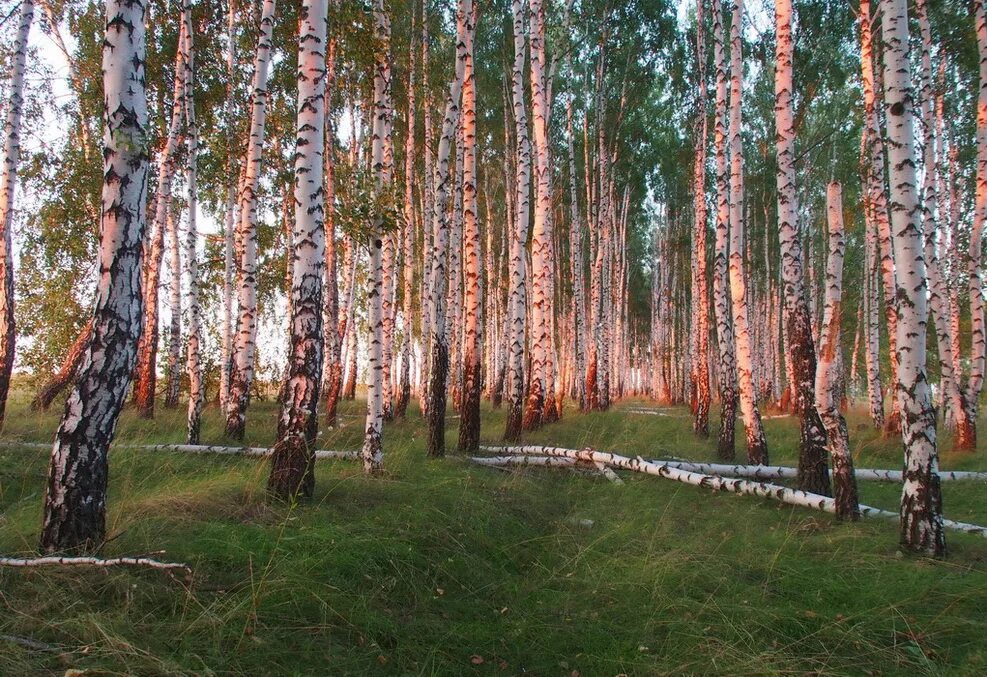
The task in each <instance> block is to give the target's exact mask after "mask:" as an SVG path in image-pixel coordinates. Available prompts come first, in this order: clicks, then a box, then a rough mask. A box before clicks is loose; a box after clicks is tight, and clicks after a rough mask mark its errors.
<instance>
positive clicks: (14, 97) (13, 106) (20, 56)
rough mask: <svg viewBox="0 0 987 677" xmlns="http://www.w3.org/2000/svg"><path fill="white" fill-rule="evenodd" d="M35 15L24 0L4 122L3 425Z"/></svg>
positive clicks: (0, 198) (0, 194)
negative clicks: (16, 213)
mask: <svg viewBox="0 0 987 677" xmlns="http://www.w3.org/2000/svg"><path fill="white" fill-rule="evenodd" d="M33 18H34V3H33V2H32V0H21V11H20V15H19V23H18V25H17V34H16V36H15V38H14V44H13V54H12V55H11V57H10V83H9V85H8V90H7V96H8V97H9V99H8V101H7V111H6V117H5V119H4V123H3V167H2V173H0V428H2V427H3V421H4V414H5V412H6V410H7V393H8V391H9V389H10V377H11V375H12V374H13V371H14V342H15V339H16V336H17V331H16V327H15V324H14V249H13V243H12V239H13V238H12V236H13V233H12V230H13V215H14V192H15V190H16V188H17V165H18V163H19V162H20V153H21V141H20V139H21V114H22V111H23V108H24V64H25V62H26V60H27V38H28V35H29V34H30V32H31V20H32V19H33Z"/></svg>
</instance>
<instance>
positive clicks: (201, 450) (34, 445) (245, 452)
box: [0, 442, 360, 460]
mask: <svg viewBox="0 0 987 677" xmlns="http://www.w3.org/2000/svg"><path fill="white" fill-rule="evenodd" d="M113 446H114V447H116V448H118V449H138V450H140V451H172V452H177V453H182V454H221V455H227V456H270V455H271V449H269V448H268V447H221V446H214V445H207V444H126V443H121V444H114V445H113ZM0 447H5V448H17V447H28V448H30V449H49V448H51V445H50V444H44V443H43V442H0ZM359 456H360V452H358V451H331V450H329V449H317V450H316V452H315V457H316V458H317V459H320V460H324V459H340V458H342V459H356V458H359Z"/></svg>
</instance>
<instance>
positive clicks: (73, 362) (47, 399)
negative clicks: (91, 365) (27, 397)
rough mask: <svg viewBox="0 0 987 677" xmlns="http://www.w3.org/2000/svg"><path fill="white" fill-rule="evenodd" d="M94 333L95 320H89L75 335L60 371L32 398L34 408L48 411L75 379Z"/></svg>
mask: <svg viewBox="0 0 987 677" xmlns="http://www.w3.org/2000/svg"><path fill="white" fill-rule="evenodd" d="M92 333H93V322H92V320H89V321H88V322H86V325H85V326H84V327H83V328H82V331H80V332H79V335H78V336H76V337H75V340H74V341H73V342H72V345H71V346H70V347H69V351H68V353H66V355H65V359H64V360H62V364H61V366H60V367H59V369H58V371H57V372H55V374H54V375H53V376H52V377H51V378H50V379H49V380H48V382H47V383H45V385H44V386H42V388H41V390H39V391H38V394H37V395H35V396H34V399H33V400H31V408H32V409H40V410H41V411H47V410H48V407H50V406H51V403H52V401H53V400H54V399H55V398H56V397H58V394H59V393H60V392H62V391H63V390H64V389H65V388H66V386H68V384H69V383H71V382H72V381H73V379H75V375H76V374H77V373H78V371H79V365H80V364H81V363H82V357H83V356H84V355H85V349H86V344H87V343H89V338H90V337H91V336H92Z"/></svg>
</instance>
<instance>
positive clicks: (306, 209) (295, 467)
mask: <svg viewBox="0 0 987 677" xmlns="http://www.w3.org/2000/svg"><path fill="white" fill-rule="evenodd" d="M328 9H329V3H328V1H327V0H302V7H301V12H300V14H299V20H298V98H297V106H296V110H297V116H296V130H297V131H296V140H295V185H294V205H295V218H294V224H293V229H292V243H291V262H292V271H291V346H290V349H289V354H288V376H287V379H286V381H285V384H284V388H283V390H282V400H281V418H280V420H279V422H278V440H277V443H276V444H275V445H274V451H273V454H272V456H271V475H270V478H269V479H268V482H267V488H268V491H269V492H271V493H272V494H273V495H274V496H276V497H278V498H280V499H283V500H291V499H294V498H296V497H297V496H299V495H303V496H305V497H310V496H311V495H312V491H313V489H314V487H315V475H314V472H315V469H314V462H315V455H314V454H313V453H312V449H313V447H314V446H315V442H316V437H317V436H318V432H319V387H320V385H321V382H322V357H323V356H322V343H323V337H322V330H323V326H322V310H323V309H322V268H323V265H324V262H325V192H324V185H323V179H324V176H323V173H324V167H325V165H324V157H325V156H324V153H325V121H326V113H325V104H326V37H327V32H328V21H327V12H328Z"/></svg>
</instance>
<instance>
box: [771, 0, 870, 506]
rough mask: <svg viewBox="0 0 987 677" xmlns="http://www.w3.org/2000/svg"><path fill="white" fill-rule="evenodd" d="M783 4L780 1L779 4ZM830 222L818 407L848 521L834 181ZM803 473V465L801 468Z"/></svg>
mask: <svg viewBox="0 0 987 677" xmlns="http://www.w3.org/2000/svg"><path fill="white" fill-rule="evenodd" d="M779 4H780V3H779ZM826 213H827V223H828V224H829V261H828V263H827V265H826V307H825V309H824V310H823V321H822V327H821V330H820V338H819V365H818V368H817V370H816V375H815V376H816V382H815V393H816V397H815V406H816V409H817V410H818V412H819V417H820V418H821V419H822V423H823V425H824V426H825V427H826V437H827V438H828V440H829V455H830V457H831V458H832V460H833V493H834V498H835V499H836V516H837V517H839V518H840V519H844V520H856V519H857V518H858V517H860V506H859V503H860V501H859V500H858V498H857V480H856V478H855V477H854V473H853V454H851V452H850V439H849V434H848V432H847V425H846V419H844V418H843V414H841V413H840V371H841V365H842V349H841V347H840V313H841V312H842V301H843V257H844V254H845V252H846V242H845V240H844V239H843V238H844V229H843V187H842V186H841V185H840V184H839V183H837V182H835V181H834V182H833V183H830V184H829V187H828V188H827V190H826ZM799 470H800V474H801V467H800V468H799Z"/></svg>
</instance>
